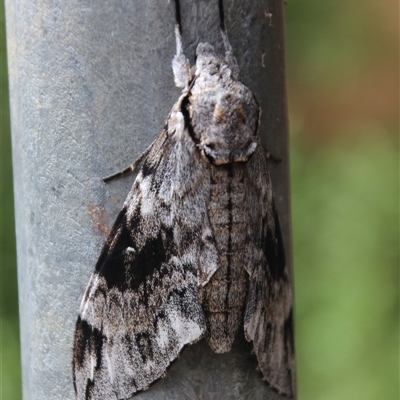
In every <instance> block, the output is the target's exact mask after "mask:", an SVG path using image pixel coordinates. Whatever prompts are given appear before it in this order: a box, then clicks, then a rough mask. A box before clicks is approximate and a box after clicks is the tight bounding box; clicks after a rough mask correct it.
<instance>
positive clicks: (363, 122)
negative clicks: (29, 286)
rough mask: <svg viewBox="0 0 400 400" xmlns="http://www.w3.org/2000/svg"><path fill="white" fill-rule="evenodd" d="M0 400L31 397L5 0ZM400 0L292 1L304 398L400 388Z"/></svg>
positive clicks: (353, 396) (351, 396)
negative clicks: (20, 299)
mask: <svg viewBox="0 0 400 400" xmlns="http://www.w3.org/2000/svg"><path fill="white" fill-rule="evenodd" d="M0 3H1V4H0V13H1V14H0V18H1V20H0V24H1V25H0V26H1V30H0V129H1V132H0V133H1V181H0V187H1V195H0V199H1V215H0V218H1V219H0V246H1V248H0V256H1V259H0V261H1V265H0V267H1V270H0V273H1V275H0V279H1V293H0V301H1V307H0V309H1V321H0V324H1V332H0V333H1V335H0V337H1V353H0V354H1V360H0V361H1V367H0V371H1V372H0V373H1V377H0V385H1V392H0V398H2V399H7V400H17V399H21V398H22V395H21V376H20V353H19V332H18V304H17V278H16V276H17V272H16V257H15V232H14V209H13V196H12V195H13V191H12V168H11V145H10V132H9V114H8V108H9V107H8V90H7V64H6V45H5V27H4V5H3V1H0ZM398 15H399V13H398V3H397V1H396V0H380V1H379V2H375V3H374V2H365V1H363V0H352V1H346V0H335V1H334V0H325V1H321V0H302V1H295V0H288V1H287V4H286V45H287V49H286V51H287V77H288V95H289V117H290V131H291V160H290V162H291V185H292V211H293V220H292V223H293V243H294V249H293V250H294V268H295V297H296V346H297V370H298V375H297V378H298V395H299V399H300V400H309V399H311V400H314V399H321V400H322V399H323V400H331V399H332V400H337V399H339V400H347V399H348V400H358V399H359V400H375V399H377V400H378V399H379V400H382V399H385V400H392V399H393V400H397V399H398V398H399V385H398V379H399V346H398V343H399V335H398V334H399V330H398V328H399V324H398V317H399V298H398V289H399V280H398V266H399V230H398V225H399V191H398V189H399V161H398V131H399V125H398V123H399V115H398V109H399V68H398V67H399V66H398V60H399V48H398V33H399V27H398Z"/></svg>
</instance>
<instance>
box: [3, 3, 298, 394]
mask: <svg viewBox="0 0 400 400" xmlns="http://www.w3.org/2000/svg"><path fill="white" fill-rule="evenodd" d="M181 3H182V4H181V7H182V25H183V40H184V45H185V51H186V54H188V55H190V56H193V54H194V50H195V48H196V45H197V43H198V42H199V41H208V42H210V43H212V44H214V45H216V46H217V48H218V49H219V50H221V51H222V50H223V46H222V42H221V38H220V35H219V31H218V11H217V10H218V9H217V1H216V0H215V1H214V0H212V1H211V0H210V1H204V0H191V1H190V0H181ZM225 3H226V4H225V13H226V25H227V29H228V34H229V37H230V39H231V43H232V46H233V49H234V54H235V56H236V57H237V59H238V62H239V65H240V67H241V80H242V82H243V83H245V84H246V85H247V86H248V87H249V88H250V89H251V90H252V91H253V92H254V93H255V95H256V97H257V99H258V101H259V103H260V104H261V107H262V111H263V113H262V121H261V124H262V125H261V126H262V131H263V132H264V134H265V142H266V144H267V146H268V149H269V150H270V152H271V153H272V154H273V155H275V156H276V157H280V158H282V160H283V162H282V163H280V164H277V165H271V174H272V179H273V184H274V188H275V196H276V201H277V205H278V209H279V213H280V216H281V224H282V225H283V231H284V238H285V243H286V250H287V252H290V247H291V246H290V235H289V202H288V198H289V196H288V152H287V116H286V96H285V75H284V42H283V10H282V7H283V3H282V1H281V0H268V1H267V0H265V1H253V2H249V1H247V0H231V1H228V0H226V1H225ZM6 12H7V38H8V59H9V74H10V95H11V120H12V136H13V164H14V179H15V208H16V228H17V246H18V248H17V251H18V275H19V301H20V320H21V345H22V368H23V392H24V399H25V400H28V399H35V400H42V399H43V400H53V399H54V400H55V399H63V400H65V399H73V398H74V395H73V387H72V380H71V357H72V340H73V331H74V324H75V320H76V317H77V313H78V308H79V304H80V301H81V297H82V294H83V292H84V289H85V287H86V284H87V282H88V279H89V276H90V274H91V272H92V270H93V268H94V264H95V261H96V259H97V257H98V255H99V250H100V247H101V245H102V243H103V242H104V240H105V237H106V234H107V232H108V230H109V229H110V227H111V225H112V223H113V220H114V218H115V216H116V214H117V212H118V210H119V209H120V208H121V206H122V203H123V201H124V198H125V196H126V194H127V193H128V191H129V189H130V186H131V184H132V182H133V177H127V178H123V179H120V180H117V181H113V182H112V183H110V184H107V185H105V184H104V183H103V182H102V180H101V178H102V177H103V176H106V175H107V174H110V173H112V172H115V171H117V170H118V169H120V168H122V167H124V166H126V165H128V164H129V163H130V162H132V161H133V160H134V159H135V158H136V157H137V156H138V155H139V154H140V153H141V152H142V151H143V150H144V149H145V148H146V147H147V146H148V144H149V143H150V142H151V141H152V140H153V139H154V138H155V137H156V136H157V135H158V133H159V132H160V130H161V127H162V126H163V123H164V121H165V119H166V117H167V115H168V112H169V111H170V109H171V108H172V105H173V103H174V102H175V101H176V100H177V98H178V96H179V93H180V90H179V89H177V88H176V87H175V86H174V83H173V77H172V71H171V59H172V57H173V55H174V52H175V39H174V9H173V2H168V1H167V0H152V1H123V0H109V1H102V2H98V1H94V0H80V1H76V0H72V1H64V0H54V1H51V2H36V1H32V0H6ZM192 61H193V60H192ZM249 348H250V347H249V345H248V344H247V342H245V340H244V339H240V338H239V339H238V340H237V341H236V343H235V345H234V349H233V350H232V352H230V353H228V354H224V355H216V354H214V353H213V352H212V351H211V350H210V349H209V348H208V346H207V344H206V343H204V341H200V342H199V343H197V344H195V345H193V346H191V347H189V348H187V349H186V350H185V351H184V352H183V355H182V356H181V358H180V359H179V360H178V361H177V362H175V363H174V365H173V366H172V367H171V369H170V370H169V372H168V374H167V377H166V378H165V379H162V380H160V381H159V382H157V383H156V384H155V385H154V386H152V387H151V388H150V389H149V390H148V391H145V392H143V393H141V394H139V395H138V396H137V397H136V398H137V399H166V398H168V399H217V398H221V399H269V400H272V399H279V398H281V397H280V396H278V395H277V394H275V393H273V392H272V391H271V390H270V389H269V388H268V387H267V386H266V385H265V384H264V383H263V382H262V381H261V375H260V373H259V372H257V371H256V370H255V362H254V360H253V358H252V356H251V355H250V350H249Z"/></svg>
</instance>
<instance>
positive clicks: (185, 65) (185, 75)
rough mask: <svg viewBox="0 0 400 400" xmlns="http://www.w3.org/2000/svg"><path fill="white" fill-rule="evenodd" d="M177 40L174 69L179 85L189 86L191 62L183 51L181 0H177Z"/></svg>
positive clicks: (175, 79) (175, 78) (173, 61)
mask: <svg viewBox="0 0 400 400" xmlns="http://www.w3.org/2000/svg"><path fill="white" fill-rule="evenodd" d="M175 41H176V54H175V56H174V58H173V59H172V71H173V73H174V81H175V85H176V86H177V87H182V88H184V87H187V86H188V85H189V82H190V81H191V78H192V77H191V73H190V62H189V60H188V59H187V57H186V56H185V54H184V53H183V44H182V24H181V7H180V4H179V0H175Z"/></svg>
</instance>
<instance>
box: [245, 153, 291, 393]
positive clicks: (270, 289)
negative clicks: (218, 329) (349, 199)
mask: <svg viewBox="0 0 400 400" xmlns="http://www.w3.org/2000/svg"><path fill="white" fill-rule="evenodd" d="M245 182H246V185H247V189H246V192H247V195H248V197H249V198H248V201H247V204H248V215H249V216H250V224H249V228H250V230H249V241H248V248H247V262H246V264H247V267H246V268H247V270H248V273H249V292H248V302H247V306H246V310H245V317H244V330H245V336H246V339H247V340H249V341H252V342H253V349H254V353H255V355H256V357H257V362H258V366H259V368H260V370H261V372H262V374H263V379H264V380H265V381H267V382H268V384H269V385H270V386H271V387H272V388H273V389H275V390H276V391H278V392H279V393H281V394H283V395H285V396H288V397H293V395H294V385H295V382H294V379H295V374H294V347H293V313H292V289H291V284H290V279H289V271H288V267H287V264H286V260H285V252H284V247H283V241H282V236H281V231H280V226H279V220H278V215H277V212H276V209H275V205H274V197H273V191H272V186H271V180H270V176H269V172H268V167H267V160H266V156H265V153H264V150H263V149H262V148H259V149H258V150H257V151H256V152H255V154H254V155H253V157H252V159H251V160H250V161H249V164H248V169H247V177H246V179H245Z"/></svg>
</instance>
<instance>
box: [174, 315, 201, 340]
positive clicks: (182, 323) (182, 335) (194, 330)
mask: <svg viewBox="0 0 400 400" xmlns="http://www.w3.org/2000/svg"><path fill="white" fill-rule="evenodd" d="M168 317H169V320H170V323H171V328H172V329H173V330H174V331H175V333H176V337H177V338H178V340H179V341H180V342H181V346H182V347H183V346H184V345H185V344H188V343H192V342H194V341H196V340H197V339H198V338H199V337H200V336H201V335H202V333H203V332H202V330H201V327H200V326H199V324H197V323H196V322H194V321H191V320H189V319H183V318H182V316H181V315H180V314H179V313H178V312H177V311H175V310H171V311H170V312H169V313H168Z"/></svg>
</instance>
